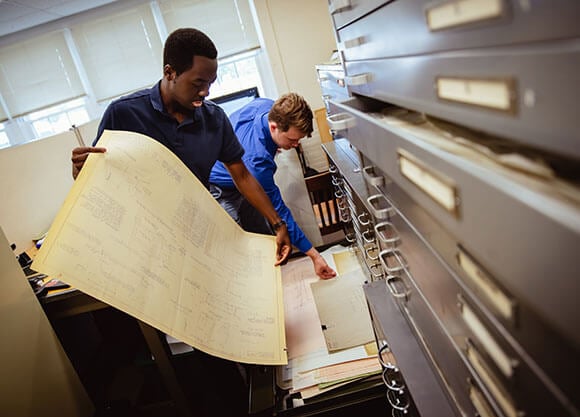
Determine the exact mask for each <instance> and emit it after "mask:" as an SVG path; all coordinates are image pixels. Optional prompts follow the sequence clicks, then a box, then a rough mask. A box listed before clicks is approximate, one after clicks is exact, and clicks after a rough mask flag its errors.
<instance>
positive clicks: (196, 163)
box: [93, 82, 244, 188]
mask: <svg viewBox="0 0 580 417" xmlns="http://www.w3.org/2000/svg"><path fill="white" fill-rule="evenodd" d="M160 86H161V82H158V83H157V84H156V85H154V86H153V87H152V88H149V89H145V90H141V91H137V92H136V93H133V94H130V95H128V96H125V97H121V98H120V99H118V100H115V101H114V102H112V103H111V104H110V105H109V106H108V107H107V109H106V110H105V113H104V114H103V117H102V119H101V122H100V124H99V128H98V131H97V139H95V141H94V142H93V146H96V145H97V143H98V138H100V137H101V134H102V133H103V130H105V129H108V130H128V131H131V132H137V133H142V134H144V135H147V136H149V137H151V138H153V139H155V140H157V141H158V142H160V143H162V144H163V145H165V146H166V147H167V148H169V149H170V150H171V151H172V152H173V153H174V154H175V155H177V157H178V158H179V159H181V161H183V163H184V164H185V165H187V167H188V168H189V169H190V170H191V172H193V173H194V174H195V176H196V177H197V178H198V179H199V180H200V181H201V182H202V183H203V184H204V185H205V186H206V188H209V174H210V171H211V168H212V167H213V165H214V163H215V162H216V161H221V162H225V163H229V162H234V161H238V160H240V159H241V158H242V156H243V154H244V148H243V147H242V145H241V144H240V142H239V141H238V139H237V138H236V135H235V133H234V130H233V129H232V125H231V124H230V121H229V120H228V118H227V115H226V113H225V112H224V111H223V109H222V108H221V107H219V106H217V105H216V104H215V103H213V102H211V101H208V100H206V101H204V103H203V105H202V106H201V107H197V108H195V109H194V110H193V111H192V112H191V117H188V118H186V119H185V120H184V121H183V122H182V123H178V122H177V120H176V119H174V118H173V117H172V116H171V115H170V114H169V113H167V112H166V111H165V109H164V108H163V102H162V101H161V92H160Z"/></svg>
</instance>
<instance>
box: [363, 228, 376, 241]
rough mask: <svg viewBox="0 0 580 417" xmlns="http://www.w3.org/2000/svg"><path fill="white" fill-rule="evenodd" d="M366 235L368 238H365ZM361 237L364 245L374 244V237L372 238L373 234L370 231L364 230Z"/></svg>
mask: <svg viewBox="0 0 580 417" xmlns="http://www.w3.org/2000/svg"><path fill="white" fill-rule="evenodd" d="M367 235H369V236H370V237H367ZM362 237H363V240H364V241H365V243H374V242H375V237H374V235H373V232H372V231H371V230H365V231H364V232H363V233H362Z"/></svg>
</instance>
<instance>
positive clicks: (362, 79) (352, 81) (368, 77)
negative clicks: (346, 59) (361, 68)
mask: <svg viewBox="0 0 580 417" xmlns="http://www.w3.org/2000/svg"><path fill="white" fill-rule="evenodd" d="M372 79H373V75H372V74H371V73H370V72H365V73H363V74H357V75H349V76H348V77H345V81H346V84H347V85H351V86H355V85H364V84H368V83H370V82H371V81H372Z"/></svg>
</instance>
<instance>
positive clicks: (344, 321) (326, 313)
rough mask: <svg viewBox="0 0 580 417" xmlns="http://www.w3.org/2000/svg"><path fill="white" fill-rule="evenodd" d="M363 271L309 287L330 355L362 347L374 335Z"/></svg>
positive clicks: (318, 282)
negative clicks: (364, 288)
mask: <svg viewBox="0 0 580 417" xmlns="http://www.w3.org/2000/svg"><path fill="white" fill-rule="evenodd" d="M364 281H365V275H364V273H363V272H362V270H358V271H357V270H352V271H350V272H348V273H346V274H343V275H339V276H337V277H336V278H334V279H331V280H326V281H316V282H313V283H311V284H310V289H311V290H312V294H313V297H314V303H315V305H316V310H317V311H318V317H319V318H320V323H321V327H322V329H323V331H322V333H323V334H324V339H325V341H326V347H327V348H328V351H329V352H332V351H336V350H340V349H346V348H350V347H354V346H360V345H364V344H366V343H369V342H371V341H373V340H374V331H373V327H372V322H371V318H370V313H369V310H368V306H367V302H366V298H365V295H364V290H363V288H362V285H363V283H364Z"/></svg>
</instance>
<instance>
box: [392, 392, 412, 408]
mask: <svg viewBox="0 0 580 417" xmlns="http://www.w3.org/2000/svg"><path fill="white" fill-rule="evenodd" d="M387 400H389V404H391V407H393V408H394V409H395V410H399V411H407V409H408V408H409V405H410V401H409V397H407V395H405V392H404V390H400V391H392V390H388V391H387Z"/></svg>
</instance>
